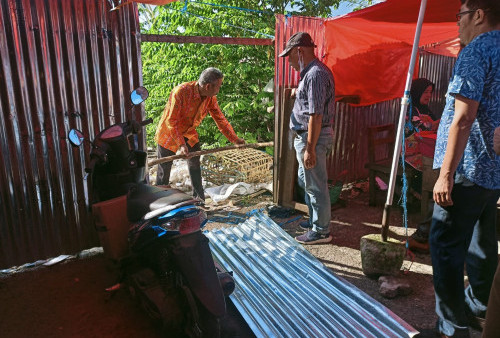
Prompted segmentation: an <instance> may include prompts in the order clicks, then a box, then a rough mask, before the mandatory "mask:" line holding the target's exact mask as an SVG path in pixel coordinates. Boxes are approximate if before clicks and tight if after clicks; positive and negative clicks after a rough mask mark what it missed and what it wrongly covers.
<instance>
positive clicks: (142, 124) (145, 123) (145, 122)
mask: <svg viewBox="0 0 500 338" xmlns="http://www.w3.org/2000/svg"><path fill="white" fill-rule="evenodd" d="M150 123H153V119H151V118H150V119H147V120H144V121H142V122H141V126H143V127H144V126H147V125H148V124H150Z"/></svg>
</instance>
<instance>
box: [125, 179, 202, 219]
mask: <svg viewBox="0 0 500 338" xmlns="http://www.w3.org/2000/svg"><path fill="white" fill-rule="evenodd" d="M196 202H198V201H197V200H195V199H193V197H191V196H189V195H188V194H186V193H184V192H182V191H180V190H178V189H165V188H158V187H154V186H151V185H146V184H137V185H135V186H134V187H132V188H131V189H130V190H129V193H128V196H127V217H128V219H129V221H130V222H137V221H139V220H140V219H145V220H147V219H151V218H154V217H156V216H159V215H162V214H163V213H166V212H168V211H170V210H173V209H175V208H178V207H180V206H183V205H188V204H195V203H196Z"/></svg>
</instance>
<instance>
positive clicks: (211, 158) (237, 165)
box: [201, 148, 273, 185]
mask: <svg viewBox="0 0 500 338" xmlns="http://www.w3.org/2000/svg"><path fill="white" fill-rule="evenodd" d="M272 163H273V158H272V156H271V155H269V154H267V153H265V152H263V151H260V150H257V149H252V148H245V149H234V150H225V151H221V152H219V153H214V154H208V155H205V156H203V158H202V160H201V170H202V174H203V178H204V179H205V180H206V181H208V182H212V183H213V184H216V185H222V184H225V183H228V184H231V183H236V182H245V183H259V182H269V181H270V180H272V170H271V166H272Z"/></svg>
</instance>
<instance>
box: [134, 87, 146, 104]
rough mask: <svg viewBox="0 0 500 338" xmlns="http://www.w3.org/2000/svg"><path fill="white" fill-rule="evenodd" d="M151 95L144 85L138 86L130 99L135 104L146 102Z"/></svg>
mask: <svg viewBox="0 0 500 338" xmlns="http://www.w3.org/2000/svg"><path fill="white" fill-rule="evenodd" d="M148 96H149V92H148V90H147V89H146V88H144V87H142V86H141V87H137V88H136V89H135V90H134V91H133V92H132V93H131V94H130V100H131V101H132V104H133V105H134V106H136V105H138V104H140V103H142V102H144V101H145V100H146V99H147V98H148Z"/></svg>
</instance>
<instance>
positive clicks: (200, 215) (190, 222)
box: [161, 210, 207, 234]
mask: <svg viewBox="0 0 500 338" xmlns="http://www.w3.org/2000/svg"><path fill="white" fill-rule="evenodd" d="M206 222H207V215H206V214H205V212H204V211H202V210H196V212H195V213H190V214H189V215H184V216H181V217H175V218H172V219H170V220H168V221H167V222H164V223H162V224H161V227H162V228H163V229H165V230H167V231H169V232H170V233H176V232H177V233H180V234H188V233H191V232H195V231H197V230H199V229H200V228H202V227H203V226H204V225H205V223H206Z"/></svg>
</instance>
